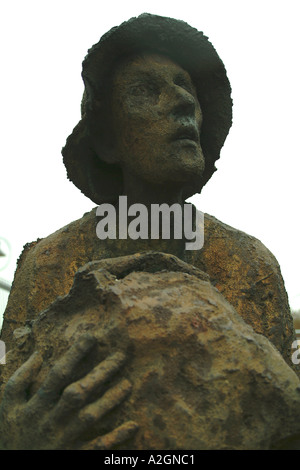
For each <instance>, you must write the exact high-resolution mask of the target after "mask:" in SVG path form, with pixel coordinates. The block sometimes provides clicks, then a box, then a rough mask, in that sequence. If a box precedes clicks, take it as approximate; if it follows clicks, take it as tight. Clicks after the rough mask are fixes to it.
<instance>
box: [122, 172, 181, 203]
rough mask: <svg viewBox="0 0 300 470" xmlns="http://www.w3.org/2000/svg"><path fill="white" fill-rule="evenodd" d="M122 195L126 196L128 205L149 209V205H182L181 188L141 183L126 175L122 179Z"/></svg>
mask: <svg viewBox="0 0 300 470" xmlns="http://www.w3.org/2000/svg"><path fill="white" fill-rule="evenodd" d="M123 194H124V195H126V196H127V202H128V205H132V204H136V203H138V204H144V205H145V206H146V207H147V208H150V206H151V204H163V203H165V204H168V205H169V206H171V205H172V204H180V205H181V206H183V204H184V200H183V196H182V188H181V187H180V186H179V185H170V184H169V185H168V184H164V185H158V184H153V183H149V182H147V181H141V180H140V179H137V178H135V177H134V176H133V175H126V177H125V178H124V191H123Z"/></svg>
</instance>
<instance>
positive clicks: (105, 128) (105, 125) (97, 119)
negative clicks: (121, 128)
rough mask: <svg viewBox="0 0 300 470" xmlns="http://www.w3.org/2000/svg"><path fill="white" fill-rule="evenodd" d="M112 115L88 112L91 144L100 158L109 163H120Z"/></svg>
mask: <svg viewBox="0 0 300 470" xmlns="http://www.w3.org/2000/svg"><path fill="white" fill-rule="evenodd" d="M110 123H111V120H110V117H108V116H107V118H105V119H104V118H103V113H101V112H100V111H93V112H89V113H88V130H89V136H90V145H91V147H92V148H93V150H94V152H95V154H96V155H97V156H98V158H99V159H100V160H102V161H103V162H105V163H108V164H118V163H119V159H118V157H117V152H116V150H115V147H114V136H113V131H112V126H111V124H110Z"/></svg>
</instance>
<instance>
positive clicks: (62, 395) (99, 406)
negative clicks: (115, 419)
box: [0, 334, 138, 450]
mask: <svg viewBox="0 0 300 470" xmlns="http://www.w3.org/2000/svg"><path fill="white" fill-rule="evenodd" d="M95 344H96V339H95V338H94V337H92V336H91V335H88V334H86V335H84V336H82V337H81V338H80V339H79V341H78V342H77V343H76V344H75V345H74V346H72V347H71V348H70V350H69V351H68V352H67V353H66V354H65V355H64V356H63V357H62V358H61V359H60V360H59V361H58V362H57V363H56V365H55V366H54V367H53V368H52V369H51V370H50V372H49V374H48V376H47V377H46V379H45V381H44V383H43V384H42V385H41V387H40V388H39V390H38V391H37V392H36V393H35V394H34V395H33V396H32V397H30V398H29V399H28V391H29V389H30V386H31V385H32V383H33V382H34V379H35V377H36V376H37V374H38V372H39V370H40V368H41V365H42V362H43V359H42V357H41V355H40V354H39V353H38V352H35V353H34V354H33V355H32V356H31V357H30V358H29V359H28V361H27V362H25V363H24V364H23V365H22V366H21V367H20V368H19V369H18V370H17V371H16V372H15V373H14V374H13V376H12V377H11V378H10V379H9V381H8V382H7V384H6V387H5V390H4V395H3V400H2V403H1V405H0V449H8V450H16V449H21V450H23V449H28V450H36V449H72V448H76V449H90V450H92V449H102V450H104V449H110V448H112V447H114V446H116V445H118V444H120V443H122V442H123V441H126V440H127V439H129V438H130V437H132V436H133V435H134V434H135V432H136V431H137V429H138V427H137V424H136V423H134V422H132V421H128V422H126V423H124V424H123V425H121V426H119V427H118V428H116V429H114V430H112V431H111V432H109V433H108V434H105V435H104V436H98V437H96V438H95V439H93V440H91V441H89V442H87V443H85V444H84V445H82V442H81V445H79V447H78V442H80V439H81V436H82V435H83V434H84V433H85V432H86V431H87V430H88V429H90V428H91V427H93V426H95V425H96V424H97V423H99V422H101V418H103V417H104V415H105V414H107V413H108V412H109V411H111V410H113V409H114V408H115V407H116V406H117V405H119V404H120V403H121V402H122V401H123V400H124V399H125V398H126V397H127V396H128V394H129V393H130V391H131V384H130V383H129V382H128V380H126V379H123V380H121V381H120V382H119V383H118V384H117V385H115V386H114V387H112V388H110V389H108V390H107V391H105V393H104V394H103V386H104V384H105V383H106V382H107V380H109V378H111V377H112V376H113V375H114V374H115V373H116V372H118V371H119V370H120V368H121V366H122V365H123V364H124V362H125V355H124V354H123V353H115V354H113V355H112V356H110V357H108V358H107V359H106V360H104V361H103V362H101V363H100V364H98V365H97V366H96V367H95V368H94V369H92V370H91V371H90V372H89V373H88V374H87V375H85V376H84V377H83V378H81V379H80V380H78V381H76V382H73V383H72V377H74V373H75V372H76V368H77V367H78V364H79V362H80V361H81V360H82V359H83V358H84V357H86V356H87V355H88V353H89V352H90V351H91V349H92V348H93V346H94V345H95ZM73 380H74V379H73ZM101 389H102V396H101V397H100V398H98V397H99V390H101ZM95 394H98V396H97V398H96V400H95V401H93V400H94V398H95Z"/></svg>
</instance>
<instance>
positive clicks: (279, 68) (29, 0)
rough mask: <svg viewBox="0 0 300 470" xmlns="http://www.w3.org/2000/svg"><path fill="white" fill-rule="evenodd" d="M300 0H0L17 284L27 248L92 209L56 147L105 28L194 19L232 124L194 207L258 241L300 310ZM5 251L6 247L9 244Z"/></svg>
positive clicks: (7, 197)
mask: <svg viewBox="0 0 300 470" xmlns="http://www.w3.org/2000/svg"><path fill="white" fill-rule="evenodd" d="M298 4H299V0H285V1H276V0H273V1H269V0H259V1H257V0H251V1H248V0H220V1H218V0H206V1H204V0H196V1H194V0H191V1H189V0H185V1H184V2H176V1H174V0H172V1H164V0H160V1H157V0H151V1H146V0H139V1H130V0H127V1H119V0H117V1H114V2H108V1H105V2H104V1H101V0H98V1H94V0H80V1H78V0H52V1H47V0H43V1H41V0H26V1H24V0H18V1H14V0H9V1H8V0H2V2H1V3H0V36H1V38H0V39H1V40H0V48H1V55H0V57H1V75H0V93H1V100H0V102H1V114H0V119H1V139H0V151H1V173H0V174H1V186H0V187H1V193H0V202H1V217H0V237H4V239H6V240H7V241H8V242H9V243H10V245H11V257H10V261H9V263H8V266H7V268H5V269H3V260H2V264H0V277H2V278H4V279H7V280H9V281H12V279H13V274H14V270H15V263H16V259H17V258H18V256H19V254H20V252H21V250H22V247H23V245H24V244H25V243H26V242H30V241H33V240H36V239H37V238H41V237H45V236H47V235H49V234H50V233H52V232H54V231H55V230H57V229H58V228H60V227H62V226H64V225H66V224H67V223H69V222H71V221H73V220H75V219H77V218H80V217H81V216H82V215H83V213H84V212H86V211H89V210H90V209H92V208H93V207H94V206H95V204H94V203H93V202H91V201H90V200H88V199H87V198H86V197H85V196H83V195H82V194H81V193H80V191H79V190H78V189H77V188H76V187H75V186H73V185H72V184H71V183H70V182H68V180H67V178H66V172H65V169H64V166H63V164H62V157H61V148H62V147H63V145H64V144H65V140H66V138H67V136H68V135H69V134H70V133H71V131H72V129H73V127H74V126H75V125H76V124H77V122H78V120H79V119H80V101H81V96H82V92H83V83H82V80H81V63H82V60H83V58H84V56H85V55H86V52H87V50H88V49H89V48H90V47H91V46H92V45H93V44H94V43H96V42H98V40H99V38H100V37H101V36H102V34H104V33H105V32H106V31H107V30H108V29H110V28H111V27H113V26H115V25H119V24H120V23H121V22H122V21H125V20H127V19H129V18H130V17H132V16H137V15H139V14H140V13H143V12H149V13H154V14H159V15H163V16H170V17H173V18H177V19H182V20H185V21H187V22H188V23H189V24H191V25H192V26H194V27H196V28H197V29H198V30H200V31H203V32H204V33H205V35H206V36H208V37H209V39H210V40H211V42H212V43H213V45H214V46H215V48H216V50H217V51H218V53H219V55H220V57H221V58H222V60H223V62H224V64H225V67H226V69H227V73H228V77H229V80H230V82H231V86H232V90H233V91H232V97H233V101H234V109H233V112H234V119H233V127H232V129H231V131H230V134H229V136H228V138H227V140H226V142H225V146H224V148H223V150H222V153H221V159H220V160H219V162H218V164H217V166H218V171H217V173H216V174H215V175H214V176H213V177H212V179H211V180H210V182H209V183H208V185H207V187H206V188H205V189H204V190H203V192H202V194H201V196H195V197H194V198H193V199H192V201H193V202H194V203H195V204H196V205H197V207H198V208H199V209H200V210H202V211H203V212H207V213H209V214H212V215H214V216H215V217H217V218H218V219H219V220H221V221H222V222H225V223H227V224H228V225H231V226H233V227H235V228H238V229H241V230H243V231H245V232H247V233H249V234H251V235H254V236H255V237H257V238H258V239H260V240H261V241H262V242H263V243H264V244H265V245H266V246H267V247H268V248H269V249H270V250H271V251H272V252H273V254H274V255H275V256H276V258H277V259H278V261H279V263H280V266H281V270H282V274H283V277H284V279H285V284H286V289H287V292H288V295H289V300H290V304H291V307H292V308H293V309H300V282H299V267H300V250H299V233H300V231H299V225H300V224H299V208H298V201H299V170H300V152H299V124H300V118H299V112H300V111H299V110H300V92H299V84H300V71H299V45H300V32H299V12H298ZM1 247H2V248H5V250H6V249H7V245H6V243H5V242H2V244H1Z"/></svg>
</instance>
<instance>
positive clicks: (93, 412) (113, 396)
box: [78, 379, 132, 429]
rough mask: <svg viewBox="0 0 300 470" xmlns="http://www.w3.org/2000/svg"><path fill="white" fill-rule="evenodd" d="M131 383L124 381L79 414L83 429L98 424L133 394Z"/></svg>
mask: <svg viewBox="0 0 300 470" xmlns="http://www.w3.org/2000/svg"><path fill="white" fill-rule="evenodd" d="M131 389H132V386H131V383H130V382H129V381H128V380H126V379H124V380H122V381H121V382H120V383H119V384H117V385H116V386H115V387H113V388H111V389H109V390H108V391H107V392H106V393H105V394H104V395H103V396H102V397H101V398H100V399H99V400H97V401H95V402H94V403H91V404H90V405H87V406H86V407H85V408H83V409H82V410H81V411H80V412H79V415H78V417H79V420H80V421H81V429H82V427H84V428H85V429H86V428H88V427H89V426H92V425H94V424H95V423H97V422H98V421H99V420H100V419H101V418H103V416H104V415H106V414H107V413H108V412H109V411H111V410H113V409H114V408H115V407H116V406H117V405H119V404H120V403H122V401H123V400H124V399H125V398H126V397H127V395H128V394H129V393H130V392H131Z"/></svg>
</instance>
